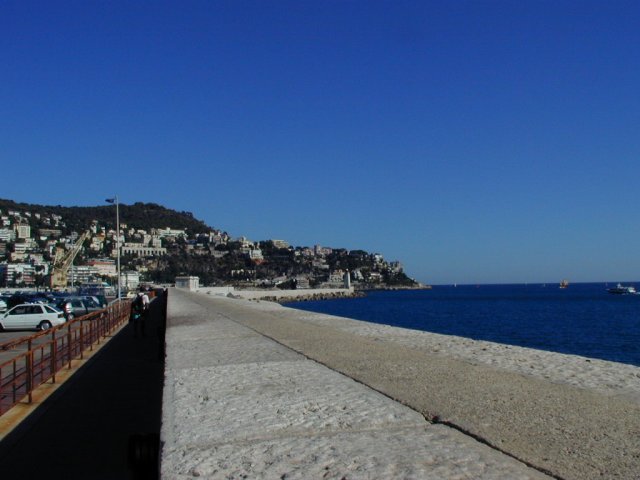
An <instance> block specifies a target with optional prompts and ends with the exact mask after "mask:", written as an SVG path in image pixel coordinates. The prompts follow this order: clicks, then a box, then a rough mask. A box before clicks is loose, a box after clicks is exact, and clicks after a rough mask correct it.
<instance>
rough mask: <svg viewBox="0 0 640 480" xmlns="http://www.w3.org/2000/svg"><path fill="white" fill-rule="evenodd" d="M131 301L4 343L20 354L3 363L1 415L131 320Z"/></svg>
mask: <svg viewBox="0 0 640 480" xmlns="http://www.w3.org/2000/svg"><path fill="white" fill-rule="evenodd" d="M130 309H131V302H130V301H129V300H125V301H121V302H117V303H114V304H112V305H110V306H108V307H107V308H106V309H104V310H100V311H97V312H93V313H90V314H88V315H84V316H82V317H78V318H76V319H74V320H72V321H70V322H66V323H65V324H63V325H60V326H58V327H55V328H51V329H49V330H46V331H44V332H40V333H37V334H35V335H31V336H29V337H22V338H20V339H18V340H13V341H9V342H5V343H2V344H0V351H6V350H15V351H16V355H15V356H14V357H13V358H11V359H10V360H7V361H5V362H3V363H1V364H0V415H2V414H4V413H5V412H7V411H8V410H9V409H10V408H12V407H13V406H14V405H15V404H17V403H18V402H20V401H22V400H23V399H25V398H27V400H28V402H29V403H31V402H32V393H33V391H34V390H35V389H36V388H37V387H39V386H40V385H42V384H43V383H45V382H46V381H48V380H51V381H52V382H53V383H55V381H56V373H57V372H59V371H60V370H62V369H63V368H65V367H67V368H71V361H72V360H75V359H82V358H83V356H84V353H85V352H86V351H87V350H89V351H91V350H93V347H94V345H97V344H99V343H100V342H101V341H102V340H103V339H104V338H106V337H107V336H108V335H109V334H110V333H112V332H113V331H114V330H116V329H117V328H118V327H120V326H121V325H122V324H123V323H125V322H127V321H128V320H129V312H130Z"/></svg>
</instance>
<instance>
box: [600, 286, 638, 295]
mask: <svg viewBox="0 0 640 480" xmlns="http://www.w3.org/2000/svg"><path fill="white" fill-rule="evenodd" d="M607 292H609V293H612V294H614V295H637V294H638V292H636V289H635V287H632V286H628V287H625V286H624V285H622V284H620V283H619V284H618V285H616V286H615V287H613V288H609V289H608V290H607Z"/></svg>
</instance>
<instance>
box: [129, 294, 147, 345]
mask: <svg viewBox="0 0 640 480" xmlns="http://www.w3.org/2000/svg"><path fill="white" fill-rule="evenodd" d="M144 297H147V296H146V295H143V292H140V293H138V295H136V298H134V299H133V302H131V315H130V316H129V321H130V322H132V323H133V336H134V337H136V338H137V337H138V333H140V336H142V337H144V324H145V321H146V317H147V310H148V308H149V307H148V305H149V297H147V300H146V304H145V300H144Z"/></svg>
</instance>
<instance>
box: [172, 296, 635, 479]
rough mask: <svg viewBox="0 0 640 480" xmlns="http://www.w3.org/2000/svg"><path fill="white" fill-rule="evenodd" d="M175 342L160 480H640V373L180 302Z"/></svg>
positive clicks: (195, 300) (207, 301)
mask: <svg viewBox="0 0 640 480" xmlns="http://www.w3.org/2000/svg"><path fill="white" fill-rule="evenodd" d="M166 341H167V364H166V378H165V390H164V402H163V405H164V408H163V427H162V428H163V430H162V440H163V442H164V446H163V453H162V473H163V478H191V477H194V476H201V477H205V478H226V477H227V476H229V477H231V478H238V477H242V476H243V475H247V476H248V477H249V478H321V477H322V478H343V477H344V478H487V479H493V478H545V475H544V474H543V473H541V472H547V473H550V474H552V475H553V476H556V477H558V478H566V479H590V478H625V479H626V478H628V479H632V478H638V476H639V475H640V458H639V457H638V455H639V453H638V452H640V443H639V442H640V440H639V435H638V432H640V369H638V368H635V367H630V366H624V365H619V364H611V362H601V361H590V360H589V361H587V360H588V359H583V358H580V357H573V356H567V355H559V354H551V353H549V352H537V351H533V350H527V349H517V348H516V347H505V346H496V344H489V343H488V342H472V341H469V340H466V339H459V338H457V337H445V336H438V335H434V334H428V333H424V332H414V331H410V330H405V329H398V328H393V327H387V326H379V325H373V324H369V323H367V322H359V321H355V320H350V319H341V318H337V317H330V316H327V315H321V314H313V313H309V312H301V311H297V310H293V309H288V308H285V307H282V306H280V305H277V304H273V303H270V302H256V301H246V300H238V299H230V298H225V297H216V296H211V295H206V294H196V293H188V292H181V291H177V290H173V289H172V290H171V291H170V296H169V315H168V325H167V336H166ZM476 350H477V352H476ZM474 352H475V353H474ZM537 364H540V365H537ZM585 364H588V365H589V366H590V367H591V368H589V369H587V370H586V371H585V370H584V365H585ZM527 370H531V371H533V372H534V373H532V374H525V372H527ZM567 371H568V372H569V373H568V374H567ZM354 380H356V381H354ZM478 440H480V441H478ZM516 459H518V460H519V461H518V460H516ZM527 465H531V466H533V467H535V469H533V468H529V467H528V466H527Z"/></svg>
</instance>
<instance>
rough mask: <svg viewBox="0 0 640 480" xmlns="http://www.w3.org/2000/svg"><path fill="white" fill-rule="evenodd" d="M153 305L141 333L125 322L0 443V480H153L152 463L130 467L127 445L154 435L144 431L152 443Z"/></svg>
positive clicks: (156, 404)
mask: <svg viewBox="0 0 640 480" xmlns="http://www.w3.org/2000/svg"><path fill="white" fill-rule="evenodd" d="M160 307H161V305H160V302H159V301H154V302H153V303H152V309H151V318H150V319H149V324H148V325H147V328H146V332H145V333H146V336H145V337H144V338H134V336H133V330H132V326H131V325H127V326H126V327H124V329H122V330H121V331H120V332H119V333H118V334H116V335H115V337H114V338H112V339H111V340H110V341H109V342H108V343H107V344H106V345H105V346H104V347H103V348H102V349H101V350H100V351H99V352H97V353H96V355H95V356H94V357H93V358H92V359H91V360H90V361H89V362H88V363H87V364H85V365H84V366H83V367H82V368H81V369H80V370H79V371H78V372H77V373H76V374H75V375H73V376H72V377H71V378H70V379H69V380H67V382H66V383H65V384H64V385H62V386H61V387H60V388H59V389H58V390H57V391H56V392H55V393H54V394H53V395H52V396H51V397H50V398H49V399H47V400H46V401H45V402H44V403H43V404H42V405H40V406H39V407H38V409H37V410H36V411H35V412H34V413H33V414H32V415H31V416H30V417H29V418H27V419H26V420H25V421H23V423H22V424H21V425H20V427H18V428H17V429H16V430H14V431H13V432H12V433H11V434H9V435H8V436H7V437H5V438H4V440H3V441H2V442H0V478H3V479H14V478H15V479H34V478H46V479H65V480H73V479H78V480H80V479H81V480H91V479H105V480H107V479H109V480H113V479H125V480H126V479H153V478H157V466H155V465H154V463H153V460H151V461H150V462H148V464H147V465H146V466H145V468H143V469H140V468H136V469H134V468H133V466H136V465H140V462H139V461H138V462H137V463H136V462H133V463H130V462H129V446H130V445H136V446H140V445H146V444H147V443H145V442H132V439H137V438H142V439H143V440H149V439H151V440H153V435H148V434H154V433H155V434H156V441H157V434H158V433H159V431H160V412H161V399H162V384H163V371H164V363H163V362H162V361H161V360H159V354H158V353H159V350H158V348H159V337H158V329H157V327H158V324H159V322H160V317H161V308H160ZM139 434H144V436H143V437H140V436H139ZM156 444H157V442H156ZM140 453H142V455H145V452H140V450H138V455H135V454H134V455H132V458H140ZM148 453H150V454H151V455H150V456H151V457H152V453H153V452H148ZM154 467H155V468H154Z"/></svg>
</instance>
